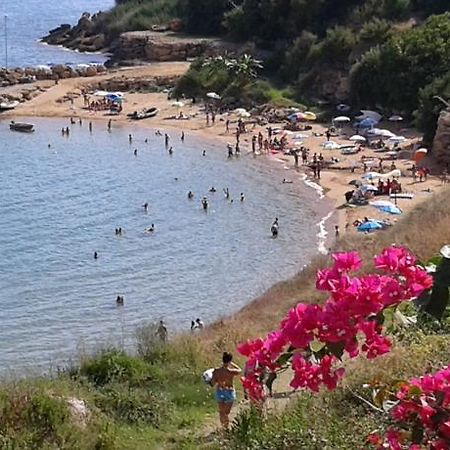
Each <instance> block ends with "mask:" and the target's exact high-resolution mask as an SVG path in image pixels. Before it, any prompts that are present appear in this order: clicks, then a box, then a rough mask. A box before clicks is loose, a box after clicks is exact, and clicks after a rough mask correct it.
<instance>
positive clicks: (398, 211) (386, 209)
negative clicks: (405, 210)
mask: <svg viewBox="0 0 450 450" xmlns="http://www.w3.org/2000/svg"><path fill="white" fill-rule="evenodd" d="M376 208H377V209H378V210H380V211H382V212H385V213H388V214H395V215H399V214H401V213H402V210H401V209H400V208H399V207H398V206H395V205H394V206H377V207H376Z"/></svg>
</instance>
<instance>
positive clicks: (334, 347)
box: [327, 342, 345, 359]
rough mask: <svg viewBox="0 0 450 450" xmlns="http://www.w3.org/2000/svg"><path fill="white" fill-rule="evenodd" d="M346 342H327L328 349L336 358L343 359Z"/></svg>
mask: <svg viewBox="0 0 450 450" xmlns="http://www.w3.org/2000/svg"><path fill="white" fill-rule="evenodd" d="M344 348H345V342H336V343H334V342H330V343H328V344H327V349H328V351H329V352H330V353H331V354H332V355H334V356H336V358H338V359H341V358H342V355H343V354H344Z"/></svg>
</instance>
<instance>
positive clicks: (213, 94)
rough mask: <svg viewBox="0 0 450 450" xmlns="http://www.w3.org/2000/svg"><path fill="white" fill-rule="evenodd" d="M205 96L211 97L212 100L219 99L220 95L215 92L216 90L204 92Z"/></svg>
mask: <svg viewBox="0 0 450 450" xmlns="http://www.w3.org/2000/svg"><path fill="white" fill-rule="evenodd" d="M206 96H207V97H208V98H213V99H214V100H220V99H221V98H222V97H221V96H220V95H219V94H217V93H216V92H208V93H207V94H206Z"/></svg>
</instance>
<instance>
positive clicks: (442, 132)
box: [433, 108, 450, 164]
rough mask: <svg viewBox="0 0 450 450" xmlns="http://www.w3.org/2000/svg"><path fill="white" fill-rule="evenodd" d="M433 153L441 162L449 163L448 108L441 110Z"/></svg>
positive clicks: (449, 123)
mask: <svg viewBox="0 0 450 450" xmlns="http://www.w3.org/2000/svg"><path fill="white" fill-rule="evenodd" d="M433 153H434V155H435V156H436V159H437V160H438V161H439V162H440V163H443V164H450V108H448V109H446V110H444V111H442V112H441V114H440V116H439V120H438V127H437V130H436V136H435V138H434V143H433Z"/></svg>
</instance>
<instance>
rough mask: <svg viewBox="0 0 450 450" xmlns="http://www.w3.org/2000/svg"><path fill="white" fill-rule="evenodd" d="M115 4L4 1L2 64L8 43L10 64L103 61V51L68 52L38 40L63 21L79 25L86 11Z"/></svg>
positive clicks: (0, 13) (0, 6)
mask: <svg viewBox="0 0 450 450" xmlns="http://www.w3.org/2000/svg"><path fill="white" fill-rule="evenodd" d="M113 5H114V0H2V1H1V2H0V67H4V66H5V63H6V58H5V44H6V46H7V49H8V67H24V66H36V65H41V64H74V65H76V64H80V63H90V62H95V63H101V62H104V61H105V59H106V58H105V57H104V56H103V55H101V54H81V53H77V52H73V51H68V50H65V49H63V48H59V47H55V46H49V45H44V44H42V43H40V42H39V39H41V38H42V37H43V36H45V35H47V34H48V32H49V31H50V30H51V29H53V28H56V27H58V26H59V25H61V24H62V23H69V24H72V25H74V24H76V22H77V21H78V19H79V18H80V16H81V14H82V13H83V12H90V13H95V12H98V11H99V10H101V11H106V10H108V9H110V8H111V7H112V6H113ZM5 16H6V30H7V31H6V36H5ZM5 38H6V39H5Z"/></svg>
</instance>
